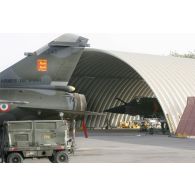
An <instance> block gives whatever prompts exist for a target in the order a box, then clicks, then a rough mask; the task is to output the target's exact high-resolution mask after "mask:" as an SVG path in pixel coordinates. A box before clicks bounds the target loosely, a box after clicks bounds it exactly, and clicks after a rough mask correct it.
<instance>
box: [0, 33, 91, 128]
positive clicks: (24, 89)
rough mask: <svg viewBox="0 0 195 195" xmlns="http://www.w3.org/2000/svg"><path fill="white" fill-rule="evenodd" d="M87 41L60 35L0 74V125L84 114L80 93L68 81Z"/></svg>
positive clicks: (82, 38) (79, 37) (83, 100)
mask: <svg viewBox="0 0 195 195" xmlns="http://www.w3.org/2000/svg"><path fill="white" fill-rule="evenodd" d="M87 42H88V39H86V38H84V37H81V36H77V35H73V34H64V35H62V36H60V37H58V38H57V39H55V40H53V41H51V42H50V43H48V44H47V45H46V46H44V47H42V48H41V49H39V50H37V51H35V52H32V53H25V55H26V57H25V58H24V59H22V60H21V61H19V62H17V63H16V64H14V65H13V66H11V67H9V68H8V69H6V70H4V71H2V72H1V73H0V125H1V124H2V123H3V122H4V121H9V120H33V119H56V117H58V116H59V113H63V114H64V115H65V117H78V116H80V115H83V114H85V112H86V107H87V104H86V99H85V96H84V95H83V94H78V93H74V90H75V89H74V87H73V86H69V85H68V82H69V79H70V77H71V75H72V73H73V71H74V69H75V67H76V65H77V63H78V61H79V59H80V57H81V55H82V53H83V50H84V48H85V47H88V46H89V45H88V44H87Z"/></svg>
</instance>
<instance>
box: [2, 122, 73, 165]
mask: <svg viewBox="0 0 195 195" xmlns="http://www.w3.org/2000/svg"><path fill="white" fill-rule="evenodd" d="M2 130H3V132H4V133H3V140H2V141H3V142H2V143H3V144H2V145H3V150H2V155H1V157H2V158H3V159H4V161H5V162H7V163H21V162H23V159H25V158H48V159H49V161H50V162H52V163H66V162H68V161H69V153H70V151H71V150H72V147H73V141H72V139H71V138H70V136H69V125H68V123H67V122H66V121H64V120H39V121H38V120H36V121H9V122H5V123H4V126H3V128H2Z"/></svg>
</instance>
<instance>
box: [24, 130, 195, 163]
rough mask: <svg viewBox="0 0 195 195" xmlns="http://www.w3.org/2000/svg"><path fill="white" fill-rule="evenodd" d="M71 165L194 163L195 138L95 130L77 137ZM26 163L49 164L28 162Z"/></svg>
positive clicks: (29, 160) (35, 160) (44, 161)
mask: <svg viewBox="0 0 195 195" xmlns="http://www.w3.org/2000/svg"><path fill="white" fill-rule="evenodd" d="M69 162H70V163H194V162H195V139H184V138H174V137H170V136H168V135H162V134H159V133H158V134H154V135H149V134H145V133H139V132H131V131H128V130H110V131H109V130H108V131H105V130H95V131H90V132H89V137H88V138H84V136H83V134H82V133H81V132H79V133H77V136H76V150H75V153H74V155H71V156H70V161H69ZM24 163H49V161H48V160H47V159H40V160H38V159H33V160H31V159H28V160H24Z"/></svg>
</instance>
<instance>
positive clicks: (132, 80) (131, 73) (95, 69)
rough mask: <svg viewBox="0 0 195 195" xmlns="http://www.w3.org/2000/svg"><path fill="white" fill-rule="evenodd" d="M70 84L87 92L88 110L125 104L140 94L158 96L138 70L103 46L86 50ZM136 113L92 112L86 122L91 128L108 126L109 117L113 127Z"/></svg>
mask: <svg viewBox="0 0 195 195" xmlns="http://www.w3.org/2000/svg"><path fill="white" fill-rule="evenodd" d="M69 84H70V85H72V86H75V87H76V91H77V92H78V93H82V94H85V96H86V99H87V104H88V106H87V110H90V111H94V112H104V111H105V110H108V109H110V108H115V107H118V106H121V105H122V104H123V102H131V101H132V100H133V99H134V98H136V97H139V98H140V97H144V98H152V99H156V96H155V94H154V92H153V91H152V89H151V88H150V86H149V85H148V84H147V83H146V81H145V80H144V79H143V78H142V77H141V76H140V75H139V74H138V73H137V71H135V70H134V69H133V68H132V67H131V66H130V65H129V64H127V63H125V62H124V61H122V60H121V59H119V58H117V57H115V56H114V55H110V54H108V53H105V52H102V51H100V50H93V49H86V50H85V51H84V53H83V55H82V56H81V58H80V61H79V63H78V65H77V67H76V69H75V71H74V73H73V75H72V77H71V80H70V82H69ZM117 99H118V100H121V101H122V102H121V101H117ZM156 100H157V99H156ZM157 101H158V100H157ZM159 105H160V104H159ZM161 110H162V109H161ZM132 117H133V119H135V117H136V116H131V115H129V114H126V113H120V114H116V113H108V112H107V113H106V115H102V116H88V117H87V119H86V123H87V127H89V128H105V127H106V125H107V123H108V121H109V124H110V125H111V126H112V127H118V126H119V124H120V122H121V121H129V120H131V119H132ZM137 118H138V119H139V116H137Z"/></svg>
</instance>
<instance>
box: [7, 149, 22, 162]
mask: <svg viewBox="0 0 195 195" xmlns="http://www.w3.org/2000/svg"><path fill="white" fill-rule="evenodd" d="M6 162H7V163H22V162H23V157H22V155H21V154H20V153H18V152H13V153H10V154H8V156H7V160H6Z"/></svg>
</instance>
